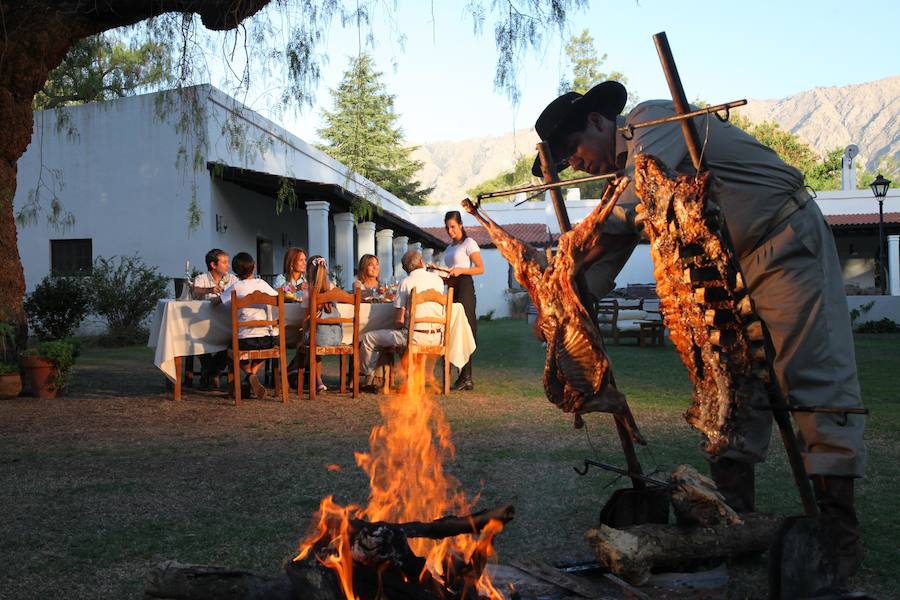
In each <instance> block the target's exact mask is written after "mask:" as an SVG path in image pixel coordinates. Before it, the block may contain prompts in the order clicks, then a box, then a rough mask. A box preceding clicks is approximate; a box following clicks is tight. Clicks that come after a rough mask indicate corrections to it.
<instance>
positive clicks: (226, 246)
mask: <svg viewBox="0 0 900 600" xmlns="http://www.w3.org/2000/svg"><path fill="white" fill-rule="evenodd" d="M210 194H211V196H210V200H211V202H210V206H211V208H212V211H213V212H214V213H217V214H221V215H222V216H223V217H225V222H226V223H227V224H228V229H227V230H226V232H225V233H216V232H215V231H213V237H214V240H215V245H216V247H218V248H221V249H222V250H225V252H228V253H229V254H230V255H231V256H234V255H235V254H237V253H238V252H248V253H249V254H250V255H251V256H253V257H254V258H256V239H257V237H262V238H265V239H269V240H271V241H272V249H273V252H272V255H273V256H272V258H273V263H274V264H273V265H272V267H273V268H272V270H268V269H265V268H264V267H259V268H258V269H257V270H258V272H260V273H276V274H277V273H281V268H282V264H283V260H284V253H285V251H287V247H288V246H291V245H293V246H304V247H305V246H306V209H305V208H304V207H303V206H299V207H297V208H295V209H293V210H289V209H285V210H284V211H283V212H282V213H281V214H280V215H279V214H276V212H275V202H274V200H273V199H272V198H269V197H268V196H263V195H261V194H257V193H255V192H252V191H250V190H246V189H244V188H242V187H240V186H238V185H235V184H233V183H229V182H227V181H220V180H216V179H212V180H211V184H210ZM282 242H284V243H282ZM204 252H205V251H204ZM199 262H200V263H202V262H203V257H202V256H201V257H200V260H199Z"/></svg>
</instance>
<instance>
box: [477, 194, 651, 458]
mask: <svg viewBox="0 0 900 600" xmlns="http://www.w3.org/2000/svg"><path fill="white" fill-rule="evenodd" d="M628 181H629V180H628V178H624V177H623V178H620V179H619V180H618V182H617V184H616V185H610V186H607V191H606V193H605V194H604V196H603V199H602V201H601V202H600V204H599V205H598V206H597V208H595V209H594V210H593V211H592V212H591V214H590V215H588V216H587V217H586V218H585V219H584V220H583V221H581V222H580V223H579V224H578V225H576V226H575V227H574V228H573V229H572V230H571V231H569V232H566V233H564V234H562V236H560V238H559V241H558V242H557V252H556V254H555V255H553V256H552V257H549V256H544V255H543V254H542V253H540V252H538V251H537V250H535V249H534V248H533V247H531V246H530V245H528V244H526V243H524V242H522V241H521V240H519V239H517V238H515V237H513V236H511V235H510V234H509V233H507V232H506V230H504V229H503V227H501V226H500V225H498V224H497V223H495V222H494V221H493V220H491V218H490V217H488V216H487V214H483V213H480V212H479V210H478V207H476V206H475V205H474V204H472V202H471V201H470V200H469V199H468V198H467V199H465V200H463V203H462V204H463V208H464V209H465V210H466V211H467V212H468V213H469V214H471V215H473V216H474V217H475V218H476V219H478V221H479V222H480V223H481V224H482V225H484V227H485V229H487V231H488V233H489V234H490V236H491V239H492V240H493V241H494V244H496V246H497V249H498V250H500V254H502V255H503V258H505V259H506V260H507V261H508V262H509V264H511V265H512V267H513V273H514V274H515V277H516V280H517V281H518V282H519V283H520V284H521V285H522V286H523V287H524V288H525V289H526V290H527V291H528V295H529V296H531V301H532V302H533V303H534V305H535V307H536V308H537V324H536V325H537V329H538V331H539V333H540V336H541V337H542V338H543V340H544V341H545V342H547V360H546V363H545V364H544V391H545V393H546V395H547V399H548V400H550V402H552V403H553V404H555V405H557V406H558V407H559V408H561V409H562V410H563V411H564V412H569V413H575V414H576V416H577V415H581V414H583V413H587V412H609V413H615V414H620V415H622V416H623V417H624V419H622V421H623V422H624V425H625V427H626V428H627V429H628V430H629V434H630V435H631V437H632V439H633V440H634V441H636V442H638V443H644V440H643V438H642V437H641V435H640V433H639V432H638V429H637V425H636V424H635V423H634V419H633V417H632V415H631V410H630V409H629V408H628V404H627V402H626V401H625V395H624V394H622V392H620V391H619V390H617V389H616V387H615V385H614V384H613V383H612V381H611V379H612V370H611V369H610V365H609V359H608V358H607V356H606V354H605V352H604V351H603V341H602V338H601V336H600V331H599V330H598V329H597V326H596V324H595V323H594V321H593V320H592V319H591V316H590V314H588V311H587V309H585V307H584V305H583V304H582V303H581V300H579V298H578V290H577V287H576V284H575V275H576V274H577V273H578V271H579V269H580V268H581V266H582V260H583V258H584V257H585V255H586V254H587V252H588V251H589V250H590V249H591V248H593V247H594V246H596V245H597V243H598V242H599V240H600V236H601V233H602V229H603V223H604V222H605V221H606V218H607V217H608V216H609V213H610V212H611V211H612V209H613V207H614V206H615V204H616V201H617V200H618V198H619V195H621V193H622V191H623V190H624V189H625V187H626V186H627V185H628ZM577 422H578V419H577V418H576V424H577Z"/></svg>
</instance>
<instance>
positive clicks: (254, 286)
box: [212, 252, 278, 398]
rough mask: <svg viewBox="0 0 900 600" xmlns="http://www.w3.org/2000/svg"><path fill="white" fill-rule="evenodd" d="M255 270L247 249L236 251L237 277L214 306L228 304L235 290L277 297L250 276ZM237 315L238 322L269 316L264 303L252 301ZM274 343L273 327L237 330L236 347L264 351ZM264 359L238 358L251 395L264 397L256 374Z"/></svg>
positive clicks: (254, 263)
mask: <svg viewBox="0 0 900 600" xmlns="http://www.w3.org/2000/svg"><path fill="white" fill-rule="evenodd" d="M255 270H256V262H255V261H254V260H253V257H252V256H250V255H249V254H247V253H246V252H238V253H237V254H236V255H235V256H234V272H235V274H236V275H237V276H238V277H239V278H240V279H239V281H235V282H234V283H232V284H231V285H230V286H228V287H227V288H225V289H224V290H222V293H221V295H219V296H216V297H215V298H213V299H212V303H213V305H217V304H222V305H223V306H231V293H232V292H235V293H236V294H237V297H238V298H243V297H244V296H247V295H249V294H252V293H253V292H264V293H266V294H269V295H270V296H277V295H278V292H276V291H275V290H274V289H272V286H270V285H269V284H268V283H266V282H265V281H263V280H262V279H255V278H254V277H253V272H254V271H255ZM237 318H238V320H239V321H265V320H268V319H269V318H270V317H269V315H268V311H267V307H266V306H265V305H264V304H254V305H252V306H246V307H243V308H240V309H238V314H237ZM277 344H278V335H276V334H275V332H274V331H272V327H242V328H240V329H238V347H237V350H267V349H269V348H274V347H275V346H276V345H277ZM264 362H265V361H263V360H253V361H249V360H248V361H241V370H242V371H244V372H245V373H246V374H247V382H248V383H249V384H250V389H251V390H252V391H253V397H254V398H265V397H266V388H265V386H263V384H262V383H260V381H259V379H258V378H257V377H256V373H257V372H258V371H259V369H260V368H261V367H262V366H263V363H264ZM236 376H237V375H236Z"/></svg>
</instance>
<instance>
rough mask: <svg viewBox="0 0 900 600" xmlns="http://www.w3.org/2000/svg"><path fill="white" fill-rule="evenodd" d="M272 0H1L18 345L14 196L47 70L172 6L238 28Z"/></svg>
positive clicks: (6, 210) (12, 299)
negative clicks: (75, 47)
mask: <svg viewBox="0 0 900 600" xmlns="http://www.w3.org/2000/svg"><path fill="white" fill-rule="evenodd" d="M269 2H270V0H249V1H247V0H208V1H200V0H171V1H155V2H153V1H151V2H134V1H133V0H107V1H105V2H98V3H95V2H79V1H76V0H69V1H57V2H54V1H52V0H44V1H42V2H41V1H38V2H29V1H23V0H19V1H8V0H0V15H2V20H3V28H2V30H0V35H2V36H3V40H2V47H0V131H2V132H3V134H2V135H0V290H3V293H2V294H0V321H9V322H12V323H16V324H18V325H19V334H18V336H17V345H18V346H19V347H21V346H22V345H24V343H25V336H26V331H27V329H26V327H25V316H24V312H23V310H22V300H23V297H24V294H25V277H24V272H23V271H22V261H21V259H20V257H19V248H18V239H17V235H16V224H15V220H14V211H13V204H12V203H13V198H14V197H15V194H16V162H17V161H18V160H19V157H21V156H22V154H24V153H25V149H26V148H27V147H28V144H29V143H30V142H31V130H32V125H33V116H32V110H31V101H32V98H34V95H35V94H36V93H37V92H38V91H39V90H40V89H41V88H42V87H43V85H44V82H45V81H46V80H47V74H48V73H49V72H50V71H51V70H52V69H53V68H55V67H56V66H58V65H59V64H60V63H61V62H62V60H63V58H64V57H65V55H66V52H67V51H68V50H69V48H70V47H71V46H72V44H74V43H75V42H76V41H77V40H79V39H81V38H84V37H87V36H89V35H93V34H95V33H100V32H102V31H106V30H108V29H112V28H115V27H121V26H123V25H131V24H134V23H137V22H139V21H143V20H145V19H148V18H150V17H155V16H158V15H161V14H163V13H166V12H173V11H180V12H193V13H197V14H199V15H200V17H201V19H202V21H203V24H204V25H205V26H206V27H208V28H210V29H231V28H233V27H235V26H237V25H238V24H239V23H240V22H241V21H243V20H244V19H245V18H247V17H249V16H251V15H253V14H255V13H256V12H258V11H259V10H260V9H261V8H263V7H264V6H265V5H266V4H268V3H269Z"/></svg>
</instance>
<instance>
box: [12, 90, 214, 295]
mask: <svg viewBox="0 0 900 600" xmlns="http://www.w3.org/2000/svg"><path fill="white" fill-rule="evenodd" d="M65 110H66V111H67V113H68V115H69V117H70V122H71V125H72V126H73V127H74V128H75V130H77V131H78V132H79V135H78V136H77V138H75V139H72V138H70V137H69V136H67V134H66V132H65V131H57V128H56V111H52V110H50V111H44V112H43V113H37V114H36V115H35V117H36V118H35V132H34V137H33V139H32V143H31V145H30V146H29V147H28V150H27V151H26V152H25V154H24V155H23V156H22V158H21V159H20V160H19V162H18V178H17V184H18V186H17V190H16V196H15V199H14V203H15V208H16V210H18V209H19V208H21V206H22V204H23V203H24V202H26V200H27V198H28V194H29V192H30V191H31V190H33V189H34V188H35V185H36V182H37V181H38V177H39V173H40V170H41V164H43V166H44V175H43V178H44V181H47V182H50V181H52V175H51V174H50V173H49V171H50V170H59V171H60V177H61V182H62V186H61V188H60V190H59V193H58V195H59V198H60V201H61V202H62V204H63V208H64V210H65V211H70V212H72V213H73V214H74V215H75V225H74V227H72V228H71V229H69V230H67V231H64V232H60V231H56V230H54V229H52V228H50V227H48V226H47V225H46V222H45V221H43V220H41V221H40V222H39V223H38V224H37V225H27V226H24V227H20V228H19V253H20V255H21V257H22V264H23V267H24V268H25V283H26V288H27V289H28V290H31V289H33V288H34V286H35V285H36V284H37V283H38V281H40V279H41V278H43V277H44V276H45V275H46V274H47V273H48V272H49V270H50V243H49V240H50V239H74V238H91V239H92V240H93V254H94V257H96V256H98V255H102V256H112V255H123V254H124V255H130V254H138V255H140V256H141V257H142V258H143V260H144V261H145V262H146V263H147V264H150V265H155V266H157V267H158V268H159V269H160V271H161V272H162V273H163V274H164V275H167V276H181V274H182V273H183V272H184V260H185V258H187V257H190V259H191V261H192V262H194V263H196V264H200V263H202V262H203V255H204V254H205V253H206V251H207V250H208V249H209V248H210V247H211V244H212V243H213V232H214V228H215V223H214V222H211V214H212V211H210V205H209V195H210V194H209V187H210V183H209V177H208V175H207V173H206V172H205V171H204V172H201V173H198V176H197V179H196V184H197V188H196V189H197V198H198V202H199V205H200V210H201V211H202V212H203V219H202V221H201V224H200V228H199V229H198V230H196V231H193V232H188V226H187V224H188V217H187V215H188V206H189V203H190V199H191V193H192V185H191V177H190V175H189V174H187V175H186V174H185V173H183V172H181V171H179V170H178V169H177V168H176V164H175V161H176V154H177V151H178V148H179V146H180V144H181V142H180V140H179V137H178V135H177V134H176V132H175V131H174V129H173V128H171V127H167V126H164V125H162V124H160V123H159V121H158V120H157V119H156V118H155V111H154V106H153V98H152V96H139V97H136V98H130V99H128V100H123V101H115V102H109V103H106V104H104V105H96V104H92V105H85V106H77V107H71V108H67V109H65ZM188 152H189V153H191V152H192V150H191V149H190V148H189V149H188ZM45 206H46V204H45Z"/></svg>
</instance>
